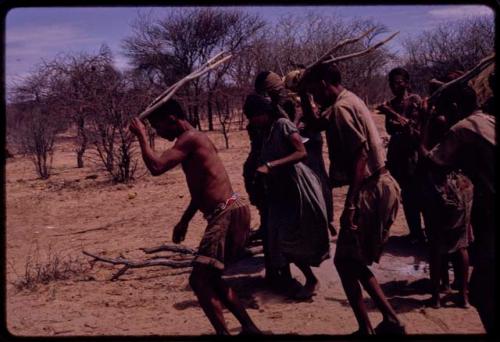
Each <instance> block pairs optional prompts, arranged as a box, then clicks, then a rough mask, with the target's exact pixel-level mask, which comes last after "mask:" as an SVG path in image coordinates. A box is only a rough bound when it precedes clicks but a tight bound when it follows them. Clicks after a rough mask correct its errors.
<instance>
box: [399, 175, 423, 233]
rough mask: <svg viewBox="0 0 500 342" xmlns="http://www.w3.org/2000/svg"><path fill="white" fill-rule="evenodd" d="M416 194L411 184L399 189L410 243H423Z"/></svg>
mask: <svg viewBox="0 0 500 342" xmlns="http://www.w3.org/2000/svg"><path fill="white" fill-rule="evenodd" d="M417 196H418V192H417V191H416V190H415V186H414V185H413V184H405V186H404V187H401V199H402V202H403V211H404V213H405V218H406V222H407V224H408V229H409V231H410V237H411V238H412V241H415V240H416V241H424V240H425V235H424V232H423V230H422V223H421V220H420V206H419V201H418V197H417Z"/></svg>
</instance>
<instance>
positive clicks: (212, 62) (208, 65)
mask: <svg viewBox="0 0 500 342" xmlns="http://www.w3.org/2000/svg"><path fill="white" fill-rule="evenodd" d="M224 54H225V52H224V51H223V52H220V53H218V54H217V55H215V56H214V57H212V58H210V59H209V60H208V61H207V62H205V64H203V65H202V66H201V67H199V68H198V69H197V70H195V71H193V72H192V73H190V74H189V75H187V76H185V77H184V78H182V79H181V80H180V81H178V82H176V83H174V84H172V85H171V86H170V87H168V88H167V90H165V91H164V92H163V93H162V94H161V95H160V96H158V97H157V98H156V99H154V100H153V102H151V103H150V104H149V105H148V106H147V107H146V109H145V110H144V111H143V112H142V113H141V114H139V119H141V120H143V119H145V118H146V117H147V116H148V115H149V114H151V113H152V112H153V111H154V110H156V109H157V108H158V107H160V106H161V105H162V104H164V103H165V102H167V101H168V100H169V99H170V98H172V96H174V94H175V93H176V92H177V90H179V88H180V87H182V86H183V85H184V84H186V83H188V82H189V81H192V80H194V79H197V78H199V77H201V76H203V75H204V74H206V73H207V72H209V71H210V70H212V69H215V68H216V67H217V66H219V65H220V64H222V63H224V62H226V61H228V60H229V59H230V58H231V57H232V55H227V56H225V57H223V58H220V57H221V56H222V55H224ZM217 59H218V60H217Z"/></svg>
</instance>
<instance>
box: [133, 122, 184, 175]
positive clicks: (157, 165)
mask: <svg viewBox="0 0 500 342" xmlns="http://www.w3.org/2000/svg"><path fill="white" fill-rule="evenodd" d="M130 131H131V132H132V133H134V134H135V135H136V136H137V139H138V140H139V144H140V146H141V152H142V158H143V159H144V163H145V164H146V166H147V168H148V170H149V171H150V172H151V174H152V175H153V176H159V175H161V174H163V173H165V172H167V171H168V170H171V169H172V168H174V167H175V166H177V165H179V164H180V163H182V161H184V159H186V157H187V156H188V154H189V151H188V149H189V148H188V145H189V144H187V141H186V140H185V139H178V140H177V141H176V143H175V145H174V146H173V147H172V148H170V149H168V150H166V151H165V152H163V153H162V154H161V155H158V154H157V153H156V152H155V151H153V149H152V148H151V146H149V143H148V141H147V134H146V127H145V126H144V124H143V123H142V122H141V121H140V120H139V119H138V118H134V119H132V122H131V123H130Z"/></svg>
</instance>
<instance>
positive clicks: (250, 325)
mask: <svg viewBox="0 0 500 342" xmlns="http://www.w3.org/2000/svg"><path fill="white" fill-rule="evenodd" d="M215 282H216V284H217V285H216V291H217V293H218V294H219V296H220V299H221V300H222V302H223V303H224V305H226V307H227V308H228V309H229V311H231V313H232V314H233V315H234V316H235V317H236V319H238V321H239V322H240V324H241V327H242V333H243V334H262V332H261V331H260V330H259V329H258V328H257V326H255V324H254V322H253V321H252V319H251V318H250V316H249V315H248V313H247V311H246V310H245V307H244V306H243V304H242V303H241V301H240V299H239V298H238V295H237V294H236V292H235V291H234V290H233V289H232V288H231V287H230V286H229V285H228V284H227V283H226V282H225V281H224V280H223V279H222V277H221V276H220V275H218V276H215Z"/></svg>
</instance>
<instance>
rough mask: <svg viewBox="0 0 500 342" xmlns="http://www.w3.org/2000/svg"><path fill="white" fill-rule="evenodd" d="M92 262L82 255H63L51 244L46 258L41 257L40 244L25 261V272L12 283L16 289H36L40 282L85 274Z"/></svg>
mask: <svg viewBox="0 0 500 342" xmlns="http://www.w3.org/2000/svg"><path fill="white" fill-rule="evenodd" d="M89 269H90V264H89V263H88V262H87V261H86V260H85V259H83V258H81V257H72V256H62V255H61V254H60V253H58V252H54V251H53V249H52V247H50V246H49V249H48V251H47V255H46V258H45V259H41V258H40V253H39V250H38V246H37V247H36V248H35V250H34V251H33V252H30V253H29V254H28V256H27V257H26V261H25V263H24V272H23V274H22V275H17V279H15V280H14V281H13V282H12V284H13V285H14V287H15V288H16V290H18V291H21V290H35V289H36V288H37V287H38V285H40V284H48V283H50V282H53V281H57V280H67V279H70V278H73V277H76V276H81V275H82V274H85V273H86V272H88V271H89Z"/></svg>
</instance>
